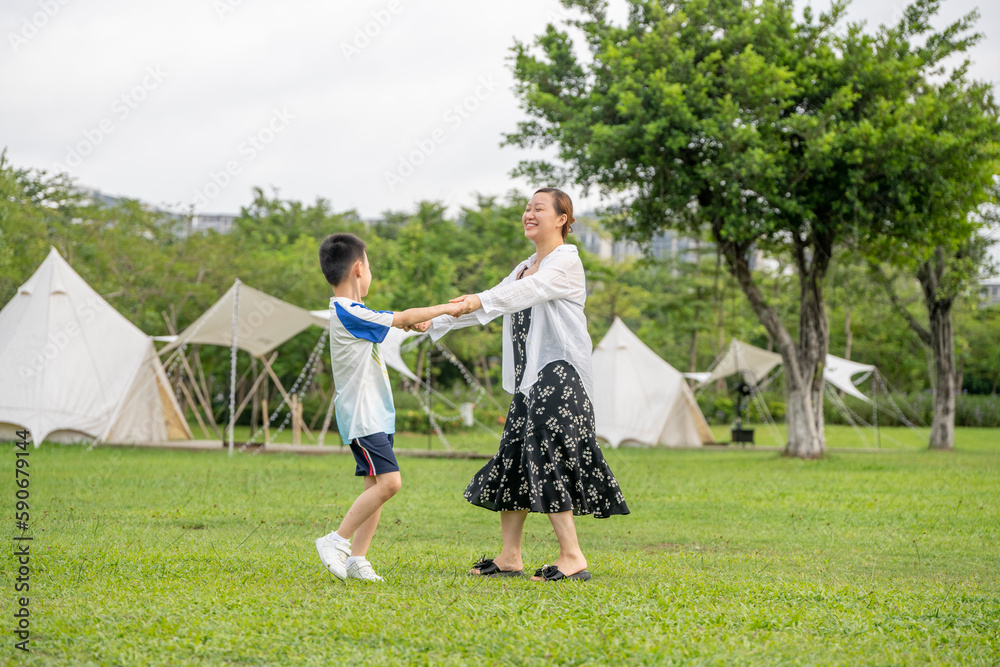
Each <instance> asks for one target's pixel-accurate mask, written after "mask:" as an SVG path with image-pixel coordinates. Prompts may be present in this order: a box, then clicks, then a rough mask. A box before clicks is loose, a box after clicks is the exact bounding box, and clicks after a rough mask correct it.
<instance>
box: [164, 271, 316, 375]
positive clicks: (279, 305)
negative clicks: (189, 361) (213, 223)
mask: <svg viewBox="0 0 1000 667" xmlns="http://www.w3.org/2000/svg"><path fill="white" fill-rule="evenodd" d="M236 290H237V286H236V284H235V283H234V284H233V286H232V287H230V288H229V291H227V292H226V293H225V294H223V295H222V296H221V297H220V298H219V300H218V301H216V302H215V303H214V304H212V306H211V307H210V308H209V309H208V310H207V311H205V312H204V313H203V314H202V315H201V317H199V318H198V319H197V320H195V321H194V322H192V323H191V325H190V326H188V327H187V328H186V329H184V331H181V332H180V333H179V334H177V336H176V338H174V339H173V340H172V341H171V342H170V343H168V344H167V346H166V347H164V348H163V349H161V350H160V354H161V355H162V354H166V353H168V352H171V351H173V350H174V349H175V348H177V347H180V346H181V345H188V344H194V343H201V344H205V345H221V346H223V347H230V346H231V345H232V342H233V306H234V300H235V295H236ZM237 310H238V317H237V322H236V347H238V348H240V349H241V350H245V351H247V352H249V353H250V354H252V355H253V356H255V357H262V356H263V355H265V354H267V353H268V352H271V351H272V350H274V349H275V348H276V347H278V346H279V345H281V344H282V343H284V342H285V341H287V340H288V339H290V338H292V337H294V336H295V335H296V334H298V333H299V332H300V331H302V330H303V329H306V328H307V327H309V326H312V325H313V324H315V323H316V322H315V319H314V318H313V316H312V314H311V313H310V312H309V311H308V310H306V309H305V308H299V307H298V306H293V305H292V304H290V303H288V302H287V301H282V300H281V299H279V298H277V297H274V296H271V295H270V294H267V293H265V292H261V291H260V290H257V289H254V288H253V287H250V286H249V285H245V284H243V283H240V284H239V307H238V308H237Z"/></svg>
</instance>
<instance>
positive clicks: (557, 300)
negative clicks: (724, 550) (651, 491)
mask: <svg viewBox="0 0 1000 667" xmlns="http://www.w3.org/2000/svg"><path fill="white" fill-rule="evenodd" d="M574 221H575V219H574V218H573V202H572V201H571V200H570V198H569V196H568V195H567V194H566V193H565V192H562V191H561V190H557V189H555V188H542V189H541V190H538V191H537V192H536V193H535V194H534V196H533V197H532V198H531V201H530V202H528V205H527V206H526V207H525V210H524V215H523V216H522V217H521V224H522V225H523V226H524V235H525V237H527V238H528V239H529V240H531V241H532V242H533V243H534V244H535V254H534V255H532V256H531V257H529V258H528V259H527V260H525V261H524V262H521V263H520V264H519V265H518V266H517V267H516V268H515V269H514V270H513V271H512V272H511V274H510V275H509V276H507V278H505V279H504V281H503V282H502V283H500V285H498V286H496V287H494V288H493V289H489V290H486V291H485V292H482V293H480V294H467V295H465V296H462V297H459V298H457V299H453V300H452V301H453V302H454V303H460V304H462V309H461V310H459V311H456V313H455V315H456V316H457V318H456V317H451V316H447V315H445V316H442V317H439V318H437V319H435V320H434V322H433V324H432V325H431V329H430V333H431V336H432V337H433V338H434V339H435V340H437V339H438V338H440V337H441V336H443V335H444V334H445V333H446V332H447V331H449V330H450V329H453V328H457V327H462V326H470V325H472V324H485V323H486V322H489V321H490V320H492V319H494V318H495V317H497V316H498V315H501V314H502V315H503V316H504V318H503V387H504V389H506V390H507V391H508V392H510V393H512V394H514V398H513V400H512V401H511V404H510V410H509V412H508V414H507V421H506V423H505V425H504V431H503V436H502V437H501V438H500V449H499V451H498V452H497V453H496V455H495V456H494V457H493V458H492V459H491V460H490V462H489V463H487V464H486V465H485V466H484V467H483V468H482V469H481V470H480V471H479V472H478V473H477V474H476V476H475V477H474V478H473V479H472V482H470V483H469V486H468V488H467V489H466V490H465V498H466V499H467V500H468V501H469V502H470V503H472V504H473V505H479V506H480V507H485V508H487V509H490V510H493V511H498V512H500V531H501V535H502V537H503V549H502V550H501V552H500V555H498V556H497V557H496V558H491V559H483V560H480V561H479V562H478V563H476V564H474V565H473V567H472V570H471V572H470V573H471V574H475V575H482V576H494V575H499V576H522V575H523V574H524V563H523V562H522V558H521V536H522V533H523V530H524V521H525V519H526V518H527V516H528V512H542V513H545V514H548V516H549V521H551V522H552V528H553V530H554V531H555V534H556V538H557V539H558V540H559V558H558V559H557V560H556V561H555V562H554V563H553V564H551V565H547V566H545V567H542V568H539V569H538V571H537V572H535V576H534V577H532V579H534V580H545V581H558V580H560V579H575V580H581V581H586V580H588V579H590V572H588V571H587V559H586V558H585V557H584V555H583V552H582V551H581V550H580V545H579V543H578V541H577V536H576V526H575V524H574V522H573V515H574V514H593V515H594V516H595V517H598V518H603V517H608V516H611V515H614V514H628V513H629V511H628V507H627V506H626V504H625V499H624V497H623V496H622V492H621V490H620V489H619V488H618V482H617V481H616V480H615V478H614V475H613V474H612V473H611V469H610V468H609V467H608V464H607V463H606V462H605V460H604V456H603V455H602V454H601V449H600V447H598V445H597V440H596V436H595V432H594V428H595V427H594V410H593V407H592V405H591V402H590V397H591V396H592V395H593V374H592V372H591V364H590V356H591V350H592V348H591V343H590V335H589V334H588V332H587V318H586V316H585V315H584V314H583V306H584V302H585V301H586V297H587V288H586V278H585V275H584V271H583V264H582V263H581V262H580V257H579V254H578V253H577V250H576V247H575V246H573V245H571V244H567V243H565V239H566V234H567V233H568V232H569V229H570V225H572V224H573V222H574Z"/></svg>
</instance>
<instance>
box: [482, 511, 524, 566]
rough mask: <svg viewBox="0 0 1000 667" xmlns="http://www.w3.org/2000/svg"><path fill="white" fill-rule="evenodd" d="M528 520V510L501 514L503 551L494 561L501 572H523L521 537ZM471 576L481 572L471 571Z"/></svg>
mask: <svg viewBox="0 0 1000 667" xmlns="http://www.w3.org/2000/svg"><path fill="white" fill-rule="evenodd" d="M527 518H528V510H522V511H519V512H500V535H501V537H502V538H503V549H502V550H501V551H500V555H499V556H497V557H496V558H494V559H493V562H494V563H496V566H497V567H498V568H500V569H501V570H505V571H507V570H523V569H524V562H523V561H522V560H521V536H522V535H523V534H524V521H525V519H527ZM469 574H479V570H476V569H472V570H469Z"/></svg>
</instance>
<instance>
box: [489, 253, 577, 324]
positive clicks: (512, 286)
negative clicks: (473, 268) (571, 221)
mask: <svg viewBox="0 0 1000 667" xmlns="http://www.w3.org/2000/svg"><path fill="white" fill-rule="evenodd" d="M585 298H586V278H585V276H584V272H583V265H582V264H581V263H580V258H579V255H577V254H576V253H575V252H574V253H569V252H561V253H558V254H553V255H550V256H549V257H546V258H545V259H544V260H542V265H541V266H540V267H539V269H538V272H537V273H534V274H532V275H530V276H526V277H524V278H521V279H520V280H513V281H510V282H507V281H504V282H503V283H501V284H500V285H498V286H496V287H494V288H492V289H488V290H486V291H485V292H482V293H480V294H479V299H480V301H482V303H483V312H484V313H485V314H486V315H488V316H490V318H493V317H496V316H497V315H502V314H505V313H516V312H518V311H520V310H524V309H525V308H530V307H531V306H534V305H537V304H539V303H543V302H545V301H552V300H553V299H567V300H570V301H579V302H581V303H582V301H583V299H585Z"/></svg>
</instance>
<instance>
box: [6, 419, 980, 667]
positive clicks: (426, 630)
mask: <svg viewBox="0 0 1000 667" xmlns="http://www.w3.org/2000/svg"><path fill="white" fill-rule="evenodd" d="M416 437H417V438H418V440H419V441H420V442H425V438H424V437H420V436H416ZM403 440H404V441H405V440H406V437H405V436H404V438H403ZM456 440H457V438H456ZM404 444H405V442H404ZM454 444H456V445H457V444H458V443H457V442H456V443H454ZM830 444H831V445H833V444H835V443H832V442H831V443H830ZM414 446H423V445H422V444H420V443H419V442H418V443H417V444H416V445H414ZM435 446H437V443H435ZM478 447H479V445H477V448H478ZM6 451H7V456H8V463H10V465H8V467H7V468H8V471H9V472H8V475H9V477H8V482H7V483H6V487H7V488H8V504H9V505H10V506H11V512H12V510H13V507H12V506H13V502H14V491H13V489H14V485H13V478H14V473H13V454H12V452H11V450H10V448H9V446H8V447H7V449H6ZM606 456H607V458H608V460H609V462H610V463H611V465H612V468H613V470H614V471H615V473H616V474H617V476H618V479H619V481H620V482H621V485H622V488H623V490H624V492H625V494H626V498H627V500H628V503H629V506H630V507H631V510H632V514H631V515H630V516H627V517H616V518H611V519H606V520H600V521H598V520H595V519H592V518H589V517H585V518H580V519H578V523H577V525H578V530H579V533H580V537H581V542H582V544H583V545H584V547H585V549H586V552H587V555H588V557H589V559H590V570H591V572H593V574H594V579H593V580H591V581H590V582H587V583H582V584H580V583H575V584H569V585H567V584H552V583H534V582H530V581H510V580H503V581H500V580H490V579H480V578H473V577H469V576H467V575H466V574H465V571H466V570H467V568H468V565H469V564H470V563H472V562H473V560H475V559H476V558H477V557H478V556H480V555H482V554H486V555H492V554H494V553H495V552H496V551H497V548H498V537H499V535H498V533H499V530H498V519H497V516H496V515H495V514H492V513H490V512H487V511H484V510H481V509H478V508H474V507H472V506H470V505H468V504H467V503H466V502H465V501H464V500H463V499H462V491H463V489H464V487H465V484H466V483H467V481H468V479H469V478H470V477H471V475H472V474H473V472H474V471H475V470H476V469H477V467H478V466H479V465H480V464H481V462H480V461H469V460H439V459H416V458H409V457H406V458H402V459H401V463H402V466H403V482H404V488H403V491H402V492H401V493H400V495H399V496H397V497H396V498H394V499H393V500H392V501H391V502H390V503H389V504H388V505H387V506H386V508H385V512H384V514H383V520H382V527H381V529H380V532H379V534H378V535H377V536H376V542H375V545H374V547H373V549H372V551H371V553H370V554H369V555H370V559H371V560H372V562H373V563H374V564H375V566H376V568H377V569H378V570H379V571H380V573H381V574H383V576H385V577H386V582H384V583H383V584H380V585H371V584H367V585H366V584H363V583H361V582H356V581H351V582H339V581H337V580H335V579H334V578H333V577H332V576H331V575H329V574H328V573H327V572H326V571H325V570H324V569H323V568H322V566H321V565H320V564H319V562H318V559H317V557H316V554H315V551H314V548H313V544H312V541H313V539H314V538H315V537H316V536H318V535H320V534H323V533H325V532H326V531H328V530H330V529H331V528H333V527H335V525H336V522H337V521H338V520H339V518H340V516H341V515H342V514H343V512H344V511H345V510H346V509H347V507H348V505H349V503H350V502H351V500H352V499H353V497H354V496H355V494H356V493H357V491H358V488H359V485H360V482H358V481H357V480H356V479H355V478H354V477H353V475H352V473H353V470H352V466H351V464H350V459H348V458H346V457H341V456H325V457H314V456H295V455H284V454H282V455H252V454H243V455H238V456H235V457H233V458H229V457H227V456H226V455H225V454H224V453H223V452H222V451H221V450H220V451H219V452H206V453H197V452H168V451H159V450H136V449H100V448H98V449H94V450H92V451H89V452H88V451H86V449H85V448H84V447H79V446H53V445H43V447H42V448H40V449H38V450H34V451H32V453H31V455H30V463H31V467H30V472H31V487H30V490H31V503H32V509H31V511H32V526H33V531H32V534H33V535H34V538H35V540H34V542H33V543H32V561H31V568H32V572H31V604H30V608H31V612H32V625H31V632H32V636H31V641H32V646H31V648H32V653H31V654H29V655H27V656H23V655H20V654H19V653H17V652H15V650H14V642H15V639H14V637H13V635H12V634H10V633H9V632H6V633H4V642H5V646H3V648H2V652H0V655H3V656H4V659H5V661H7V662H8V663H9V664H25V665H76V664H84V665H85V664H100V665H184V664H191V665H295V664H305V665H329V664H346V665H355V664H427V665H431V664H433V665H438V664H446V665H447V664H452V665H466V664H477V665H479V664H483V665H486V664H497V665H517V664H591V665H619V664H650V665H652V664H656V665H663V664H678V665H690V664H767V665H772V664H824V665H826V664H840V665H859V664H878V665H886V664H984V665H988V664H996V663H997V662H998V661H1000V432H998V431H996V430H992V431H987V430H971V429H969V430H960V431H959V435H958V448H957V450H956V451H954V452H951V453H938V452H929V451H925V450H923V449H922V448H921V447H920V445H919V443H915V444H914V445H913V446H912V447H903V446H899V447H897V448H896V449H894V450H887V451H882V452H870V453H837V452H833V453H831V454H830V456H828V457H827V458H825V459H823V460H820V461H813V462H803V461H798V460H791V459H786V458H782V457H780V456H779V455H777V454H776V453H774V452H767V451H752V450H749V449H748V450H733V449H724V448H719V449H716V448H713V449H711V450H707V451H669V450H637V449H621V450H606ZM8 517H10V513H8ZM8 525H9V528H8V530H7V531H5V532H6V535H7V538H8V544H12V541H11V538H12V537H13V535H14V534H15V533H14V530H13V522H12V520H11V521H10V523H9V524H8ZM525 547H526V553H525V559H526V565H528V566H530V567H537V566H540V565H542V564H544V563H546V562H548V561H549V560H551V559H553V558H554V557H555V555H556V553H557V551H556V543H555V539H554V537H553V536H552V534H551V530H550V528H549V524H548V521H546V520H545V518H544V517H541V516H532V517H530V518H529V521H528V526H527V532H526V539H525ZM9 553H10V549H8V554H9ZM6 562H7V564H8V566H9V567H5V568H4V571H3V575H2V577H0V582H2V583H0V585H2V586H3V590H4V591H5V598H6V600H7V601H8V603H7V605H8V606H7V609H8V613H5V615H4V618H6V619H7V624H8V627H11V626H10V624H11V620H12V616H11V615H10V613H11V610H12V609H13V606H12V605H13V603H12V600H13V599H14V597H15V594H14V592H13V587H14V581H13V578H12V572H13V571H14V568H13V567H10V565H12V564H13V563H14V561H13V558H12V557H11V556H8V557H7V561H6Z"/></svg>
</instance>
